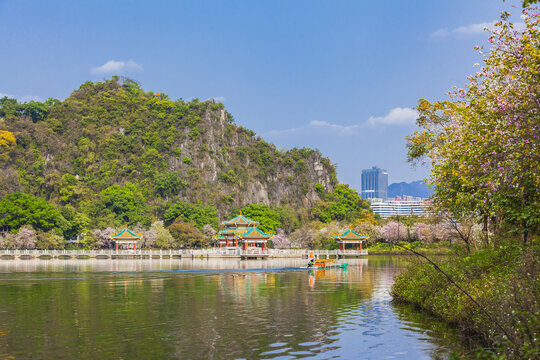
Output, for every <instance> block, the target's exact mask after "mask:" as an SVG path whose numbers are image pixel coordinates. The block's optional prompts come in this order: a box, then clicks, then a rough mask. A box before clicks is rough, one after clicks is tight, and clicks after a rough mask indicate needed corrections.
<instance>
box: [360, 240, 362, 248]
mask: <svg viewBox="0 0 540 360" xmlns="http://www.w3.org/2000/svg"><path fill="white" fill-rule="evenodd" d="M360 250H362V241H360Z"/></svg>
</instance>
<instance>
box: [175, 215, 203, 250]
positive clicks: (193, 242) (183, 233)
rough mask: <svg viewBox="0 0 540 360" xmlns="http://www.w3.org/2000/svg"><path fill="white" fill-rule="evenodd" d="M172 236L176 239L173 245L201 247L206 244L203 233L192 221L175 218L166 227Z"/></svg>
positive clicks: (177, 246) (176, 246)
mask: <svg viewBox="0 0 540 360" xmlns="http://www.w3.org/2000/svg"><path fill="white" fill-rule="evenodd" d="M168 230H169V232H170V233H171V235H172V237H173V238H174V239H175V240H176V241H175V243H174V245H173V247H175V248H180V247H203V246H206V245H207V244H206V241H205V238H204V235H203V234H202V232H201V231H199V229H197V228H196V227H195V225H194V224H193V223H192V222H184V221H183V220H182V219H181V218H178V219H176V220H175V221H174V222H173V223H172V224H171V225H169V227H168Z"/></svg>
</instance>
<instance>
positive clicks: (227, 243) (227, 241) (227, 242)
mask: <svg viewBox="0 0 540 360" xmlns="http://www.w3.org/2000/svg"><path fill="white" fill-rule="evenodd" d="M225 245H226V246H227V247H229V239H228V238H227V240H226V244H225Z"/></svg>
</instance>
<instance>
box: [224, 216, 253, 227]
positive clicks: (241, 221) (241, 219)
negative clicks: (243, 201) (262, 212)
mask: <svg viewBox="0 0 540 360" xmlns="http://www.w3.org/2000/svg"><path fill="white" fill-rule="evenodd" d="M258 223H259V222H258V221H255V220H251V219H248V218H247V217H245V216H244V215H242V214H240V215H238V216H237V217H235V218H234V219H231V220H228V221H224V222H222V223H221V224H222V225H236V226H238V225H255V224H258Z"/></svg>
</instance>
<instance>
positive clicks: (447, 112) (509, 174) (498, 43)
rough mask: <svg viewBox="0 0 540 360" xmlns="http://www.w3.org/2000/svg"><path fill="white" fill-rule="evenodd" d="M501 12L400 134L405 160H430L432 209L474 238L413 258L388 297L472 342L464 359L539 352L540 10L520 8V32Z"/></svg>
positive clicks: (538, 354)
mask: <svg viewBox="0 0 540 360" xmlns="http://www.w3.org/2000/svg"><path fill="white" fill-rule="evenodd" d="M529 3H530V2H529ZM508 18H509V14H507V13H503V15H502V19H501V21H499V22H498V23H497V24H496V28H495V29H493V30H490V37H489V42H490V43H491V44H492V47H491V50H490V51H489V53H488V54H485V55H484V57H485V60H484V65H483V67H481V69H480V70H479V71H478V72H477V73H476V74H475V75H473V76H471V77H470V78H469V81H470V82H469V85H468V86H467V87H466V88H465V89H454V90H453V91H452V92H451V94H450V95H451V100H450V101H436V102H429V101H427V100H420V102H419V105H418V108H417V109H418V111H419V114H420V116H419V119H418V121H417V123H418V125H419V127H420V130H418V131H417V132H415V133H414V134H413V135H411V136H410V137H409V138H408V146H409V156H410V159H411V160H417V159H427V160H428V161H431V165H432V170H431V176H430V179H429V182H430V183H431V184H432V185H433V186H434V187H435V194H434V195H433V203H434V205H435V207H436V210H437V211H438V213H439V214H441V216H443V217H446V218H448V219H454V220H453V221H455V222H457V223H463V224H466V223H476V224H480V225H481V234H482V236H481V237H479V238H474V237H471V238H469V237H468V235H467V233H466V232H465V233H462V235H463V236H462V238H463V240H464V244H465V245H466V246H465V247H463V248H462V250H461V251H459V252H456V253H455V254H453V255H450V256H448V257H447V258H446V259H445V260H443V261H433V262H431V263H430V262H427V263H426V261H417V262H416V263H415V264H414V265H412V266H411V267H410V268H409V269H408V270H407V271H406V272H404V273H403V274H402V275H400V276H399V277H398V278H397V280H396V283H395V286H394V287H393V291H392V293H393V296H394V298H395V299H396V300H397V301H404V302H408V303H413V304H415V305H417V306H419V307H421V308H423V309H426V310H428V311H430V312H432V313H434V314H436V315H438V316H439V317H441V318H443V319H445V320H446V321H448V322H450V323H453V324H455V325H456V326H457V327H458V328H460V329H461V330H463V331H465V332H467V333H468V334H469V335H473V336H475V337H477V338H479V339H480V340H482V341H483V343H484V344H485V346H484V347H483V348H481V349H478V350H477V351H473V352H471V353H468V354H463V356H461V357H466V358H476V357H478V358H493V359H505V358H511V359H538V358H539V357H540V343H539V336H540V318H539V314H540V306H539V305H538V299H539V297H540V271H539V270H540V268H539V263H538V259H539V258H540V246H539V226H540V191H539V189H540V172H539V171H538V169H540V141H539V139H540V101H539V99H540V71H539V69H540V31H539V23H540V15H539V14H538V11H537V9H535V8H525V9H524V10H523V13H522V19H523V21H524V23H525V24H524V26H523V27H522V28H521V30H518V29H517V28H516V27H514V25H512V24H511V23H510V22H508ZM479 49H480V50H481V48H479ZM424 260H425V259H424Z"/></svg>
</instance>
